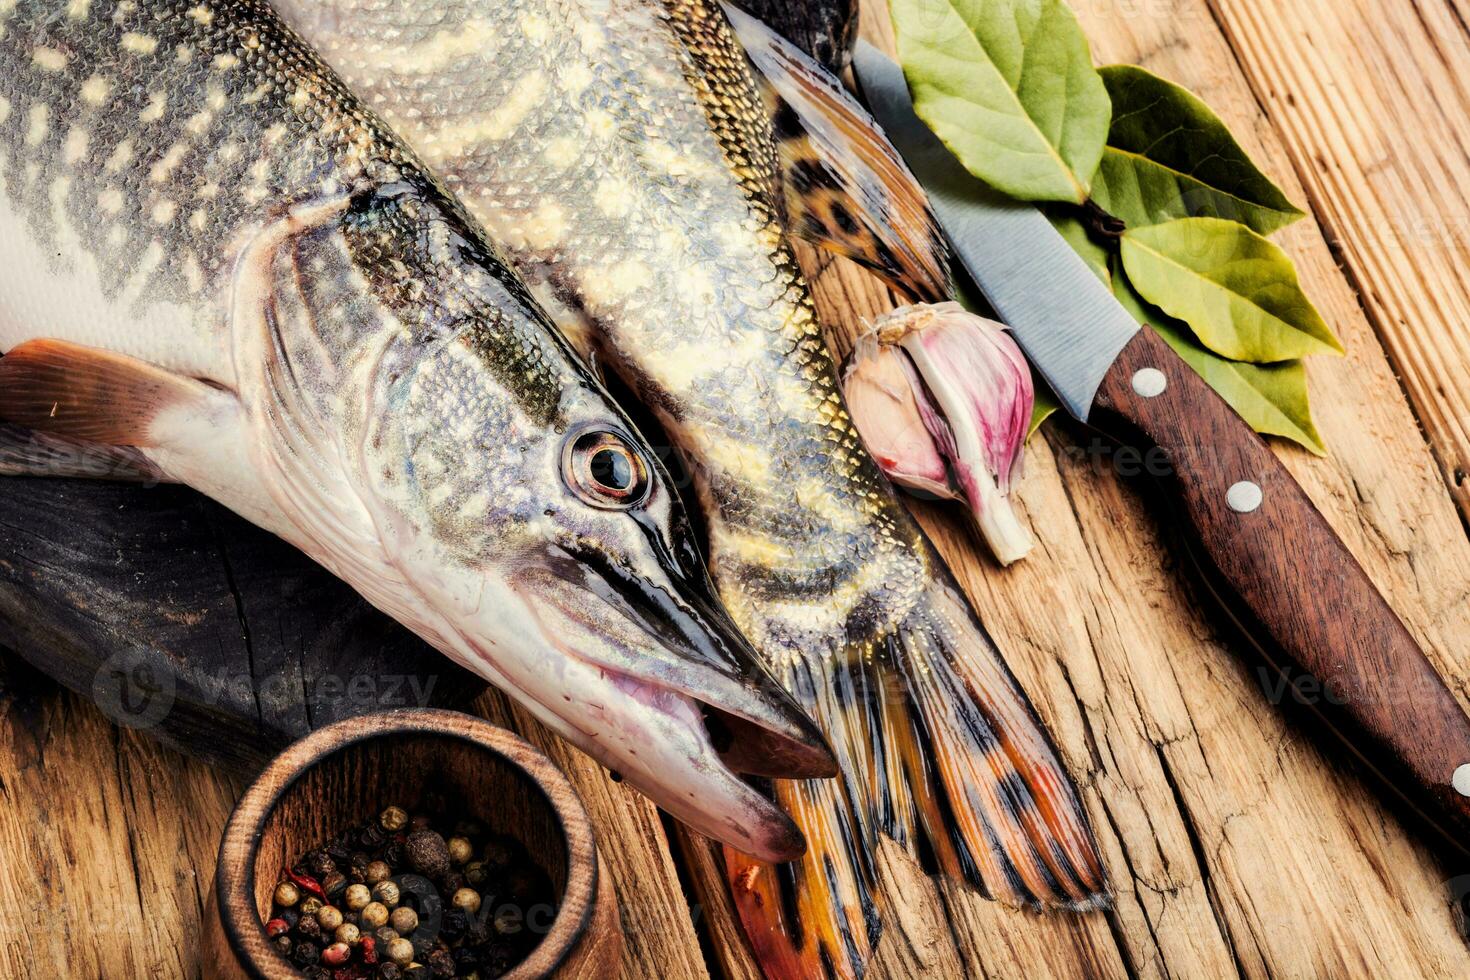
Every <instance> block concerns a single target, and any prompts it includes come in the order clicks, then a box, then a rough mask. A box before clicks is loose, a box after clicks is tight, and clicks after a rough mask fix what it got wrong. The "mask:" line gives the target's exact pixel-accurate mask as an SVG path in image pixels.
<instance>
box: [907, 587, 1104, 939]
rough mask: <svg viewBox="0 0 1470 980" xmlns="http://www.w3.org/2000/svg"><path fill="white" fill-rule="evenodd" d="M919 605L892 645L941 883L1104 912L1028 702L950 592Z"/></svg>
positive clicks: (1078, 814) (1070, 807) (1057, 766)
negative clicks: (964, 882)
mask: <svg viewBox="0 0 1470 980" xmlns="http://www.w3.org/2000/svg"><path fill="white" fill-rule="evenodd" d="M928 599H929V601H928V602H927V603H925V604H924V605H923V606H921V607H920V608H919V609H917V610H915V612H914V613H913V614H912V615H911V617H910V619H909V622H908V623H906V624H905V628H904V629H903V630H902V632H900V633H899V634H898V635H896V636H895V637H893V638H892V639H891V640H890V649H891V653H892V655H893V662H894V666H895V668H896V671H897V673H898V674H899V675H901V676H902V677H903V679H904V682H905V685H906V695H907V698H908V703H909V707H910V722H911V726H910V728H909V731H908V735H910V736H911V738H907V739H904V740H901V741H900V743H899V745H898V749H899V751H900V754H901V755H902V756H903V760H904V761H903V767H904V771H905V773H906V776H907V785H908V787H909V789H910V790H911V791H912V793H913V797H914V803H915V809H916V811H917V815H918V825H919V829H921V830H922V832H923V833H924V834H925V835H926V836H927V838H928V839H929V842H930V844H931V845H932V846H933V850H934V853H935V855H936V856H937V858H938V860H939V862H940V865H941V867H942V868H943V870H944V871H945V872H946V873H947V874H950V875H954V876H960V877H964V878H966V879H968V880H969V881H971V882H972V883H973V884H976V885H978V886H979V887H980V888H981V889H982V890H984V891H985V892H986V893H987V894H988V895H989V896H990V897H991V898H993V899H995V900H996V901H999V902H1001V903H1003V904H1006V905H1011V906H1017V907H1025V908H1032V909H1038V910H1044V909H1072V910H1077V911H1083V910H1088V909H1095V908H1102V907H1106V906H1107V905H1108V904H1109V903H1110V902H1111V897H1110V895H1109V886H1108V881H1107V876H1106V874H1105V872H1104V870H1103V866H1102V859H1101V857H1100V856H1099V854H1098V850H1097V844H1096V842H1095V840H1094V838H1093V835H1092V830H1091V828H1090V826H1089V824H1088V821H1087V815H1086V813H1085V812H1084V811H1083V809H1082V804H1081V801H1080V800H1079V798H1078V796H1077V792H1076V790H1075V788H1074V786H1073V784H1072V780H1071V778H1070V777H1069V776H1068V774H1067V772H1066V770H1065V769H1064V768H1063V767H1062V764H1061V762H1060V761H1059V760H1058V758H1057V754H1056V750H1055V749H1054V748H1053V747H1052V745H1051V741H1050V739H1049V738H1048V737H1047V735H1046V732H1045V731H1044V729H1043V728H1042V727H1041V723H1040V721H1038V719H1037V717H1036V714H1035V712H1034V711H1033V710H1032V708H1031V705H1030V703H1029V702H1028V701H1027V699H1026V695H1025V694H1024V693H1023V692H1022V691H1021V688H1020V686H1019V685H1018V684H1017V683H1016V681H1015V679H1014V678H1013V677H1012V676H1011V673H1010V671H1009V670H1008V669H1007V667H1006V665H1005V662H1004V661H1003V660H1001V658H1000V654H999V653H998V652H997V651H996V649H995V647H994V646H993V645H992V644H991V642H990V640H989V638H988V637H986V635H985V633H984V632H983V631H982V630H981V628H980V626H979V624H978V622H976V620H975V617H974V614H973V613H972V612H971V611H970V608H969V605H968V604H967V603H966V602H965V600H964V599H963V598H962V597H961V596H960V595H959V593H958V590H957V589H956V588H955V587H954V586H952V585H950V584H949V583H947V582H936V583H934V584H933V585H932V586H931V588H930V591H929V596H928Z"/></svg>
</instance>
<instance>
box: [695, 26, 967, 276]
mask: <svg viewBox="0 0 1470 980" xmlns="http://www.w3.org/2000/svg"><path fill="white" fill-rule="evenodd" d="M723 6H724V8H725V13H726V15H727V16H728V17H729V19H730V24H731V26H732V27H733V28H734V29H735V34H736V36H737V37H738V38H739V39H740V43H741V44H742V45H744V47H745V51H746V54H747V55H748V56H749V57H750V60H751V63H752V64H753V65H754V66H755V69H756V72H757V74H758V75H759V76H760V78H761V79H762V80H763V81H764V84H765V88H766V90H765V91H763V93H762V94H763V96H764V97H765V101H766V104H767V106H768V107H771V108H772V109H773V112H774V119H775V136H776V140H777V144H778V146H779V149H780V155H781V170H782V177H783V186H784V189H785V196H786V212H787V225H788V228H789V229H790V231H791V233H792V234H794V235H797V236H799V237H801V238H805V239H807V240H809V241H811V242H813V243H814V244H816V245H818V246H820V247H822V248H825V249H827V250H829V251H832V252H835V253H837V254H838V255H843V256H846V257H847V258H850V259H853V260H854V261H856V262H859V263H861V264H862V265H865V266H867V267H869V268H871V269H873V270H874V271H875V272H877V273H878V274H879V275H880V276H882V277H883V278H884V279H885V280H887V281H888V283H889V284H890V285H892V286H893V287H894V288H895V289H898V290H899V291H901V292H903V293H905V294H907V295H909V296H911V297H912V298H914V299H915V300H917V301H920V302H941V301H943V300H946V299H949V298H950V292H951V289H950V270H949V255H948V250H947V248H946V246H945V244H944V236H943V234H942V233H941V232H940V230H939V225H938V222H937V221H936V220H935V218H934V214H933V211H932V210H931V209H930V207H929V197H928V195H927V194H925V192H924V189H923V188H922V187H921V186H920V185H919V182H918V180H917V179H916V178H915V177H914V175H913V173H912V172H910V171H909V168H908V166H907V165H906V164H905V163H904V162H903V159H902V158H901V157H900V156H899V155H898V151H897V150H895V149H894V148H893V145H892V144H891V143H889V141H888V137H886V136H884V135H883V131H882V130H881V129H879V128H878V124H877V123H876V122H875V121H874V120H873V118H872V117H871V116H870V115H868V113H867V111H866V110H865V109H863V107H862V106H861V105H859V104H858V102H857V100H856V99H854V98H853V97H852V96H851V95H849V94H848V92H847V91H846V90H845V89H844V88H843V87H842V84H841V83H840V82H839V81H838V80H837V79H836V78H834V77H833V76H832V75H831V74H830V73H828V72H827V70H826V69H824V68H822V66H821V65H819V64H817V62H816V61H814V60H813V59H812V58H811V57H810V56H808V55H807V54H806V53H804V52H803V51H801V50H800V49H799V48H797V47H796V46H795V45H793V44H792V43H791V42H789V41H787V40H786V39H785V38H783V37H781V36H780V35H778V34H777V33H776V32H774V31H772V30H771V29H770V28H769V27H767V26H766V25H765V24H763V23H761V22H760V21H759V20H757V19H756V18H754V17H752V16H750V15H749V14H747V13H745V12H744V11H741V10H739V9H737V8H735V7H733V6H731V5H730V4H729V3H725V4H724V5H723Z"/></svg>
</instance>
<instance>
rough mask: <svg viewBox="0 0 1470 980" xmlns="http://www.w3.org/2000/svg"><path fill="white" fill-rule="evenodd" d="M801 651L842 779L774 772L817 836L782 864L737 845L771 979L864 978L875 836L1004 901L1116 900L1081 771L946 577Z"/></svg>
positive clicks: (1062, 904)
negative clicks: (886, 615) (876, 625)
mask: <svg viewBox="0 0 1470 980" xmlns="http://www.w3.org/2000/svg"><path fill="white" fill-rule="evenodd" d="M845 653H846V654H847V656H846V659H845V660H844V659H843V658H842V657H841V656H838V657H833V658H830V661H829V663H828V664H826V665H825V666H821V667H819V666H816V665H814V664H813V663H812V662H811V661H810V660H807V661H803V663H802V666H801V668H800V672H799V673H798V674H796V675H795V676H793V677H792V678H791V682H792V683H791V686H792V688H793V693H795V694H796V695H797V700H798V701H799V702H801V703H802V704H803V706H804V707H806V708H808V709H809V710H810V711H811V712H812V714H813V716H814V717H815V719H816V721H817V723H818V724H819V725H820V726H821V727H822V728H823V729H824V731H825V732H826V734H827V736H828V739H829V741H830V742H831V745H832V748H833V751H834V753H835V754H836V756H837V759H838V764H839V768H840V773H841V776H840V779H838V780H828V781H812V782H804V783H791V782H781V783H777V784H776V790H775V791H776V794H777V799H778V801H779V802H780V803H781V804H782V806H783V807H784V808H785V809H786V810H787V812H788V813H789V814H790V815H791V817H792V819H794V820H795V821H796V823H797V825H798V826H799V827H801V830H802V832H803V834H805V836H806V839H807V852H806V854H805V855H804V856H803V857H802V858H801V859H799V860H798V861H796V862H792V863H791V864H788V865H780V866H772V865H766V864H762V863H761V862H757V861H754V860H753V859H750V858H748V857H746V856H744V855H741V854H738V853H736V852H733V851H731V850H729V849H728V848H727V849H726V852H725V854H726V857H725V863H726V872H727V876H728V878H729V883H730V886H731V894H732V895H733V896H734V899H735V905H736V908H737V909H738V911H739V913H740V917H741V922H742V925H743V926H744V929H745V932H746V936H747V938H748V939H749V940H750V942H751V946H752V948H753V950H754V952H755V954H756V957H757V959H758V960H759V962H760V963H761V967H762V969H763V971H764V972H765V974H766V976H767V977H770V978H772V980H795V978H806V977H838V978H843V980H848V978H860V977H862V976H863V975H864V972H865V970H866V965H867V962H868V960H869V958H870V957H871V954H872V951H873V950H874V949H875V948H876V946H877V943H878V939H879V935H880V932H881V927H882V918H883V901H882V895H881V889H880V888H879V887H878V885H877V882H876V871H875V863H876V848H877V843H878V835H879V834H883V835H886V836H888V837H891V838H893V839H894V840H896V841H897V842H899V843H900V844H903V845H906V846H908V847H909V848H910V849H911V851H915V852H916V851H917V850H918V842H919V840H920V838H921V837H922V838H923V839H924V841H925V842H926V843H927V845H928V850H929V852H930V853H932V854H933V855H934V857H935V860H936V862H937V864H938V866H939V869H940V871H941V872H942V873H944V874H945V875H947V876H950V877H954V878H957V879H963V880H966V881H968V882H969V883H971V884H972V885H974V886H976V887H978V888H980V889H981V890H982V891H984V892H985V894H986V895H988V896H989V897H990V898H992V899H994V900H996V901H999V902H1001V903H1003V904H1006V905H1010V906H1015V907H1023V908H1031V909H1038V910H1042V909H1072V910H1087V909H1093V908H1099V907H1104V906H1106V905H1107V904H1108V903H1109V901H1110V899H1109V895H1108V885H1107V879H1106V875H1105V874H1104V872H1103V868H1102V862H1101V859H1100V858H1099V855H1098V851H1097V846H1096V844H1095V843H1094V841H1093V837H1092V832H1091V830H1090V828H1089V826H1088V822H1087V817H1086V814H1085V813H1084V812H1083V810H1082V806H1081V803H1080V801H1079V799H1078V796H1077V793H1076V791H1075V789H1074V788H1073V785H1072V782H1071V779H1070V778H1069V776H1068V775H1067V773H1066V771H1065V770H1064V769H1063V768H1062V765H1061V763H1060V761H1059V760H1058V758H1057V755H1056V752H1055V751H1054V750H1053V748H1052V746H1051V743H1050V741H1049V739H1048V738H1047V736H1046V734H1045V732H1044V731H1043V730H1042V728H1041V724H1040V722H1039V721H1038V720H1037V718H1036V716H1035V714H1034V712H1033V711H1032V709H1031V705H1030V703H1029V702H1028V701H1027V700H1026V696H1025V694H1024V693H1022V691H1021V689H1020V687H1019V685H1017V684H1016V682H1015V680H1014V679H1013V678H1012V677H1011V674H1010V671H1009V670H1008V669H1007V668H1006V666H1005V664H1004V662H1003V661H1002V660H1001V658H1000V655H999V653H998V652H997V651H996V650H995V647H994V646H993V645H992V644H991V642H990V641H989V639H988V638H987V637H986V635H985V633H984V632H983V631H982V629H981V628H980V626H979V624H978V623H977V622H976V620H975V618H974V615H973V613H971V611H970V609H969V606H968V604H967V603H966V602H965V600H964V599H963V598H962V597H961V596H960V595H959V593H958V591H957V590H956V588H955V587H954V586H953V585H952V584H950V583H949V582H948V581H936V582H934V583H932V584H931V585H930V587H929V589H928V591H927V593H926V595H925V597H924V600H923V601H922V602H920V604H919V605H918V607H917V608H915V609H914V610H913V611H912V612H911V613H910V614H909V616H908V617H907V619H905V621H904V622H903V623H902V625H900V626H899V628H898V629H897V630H896V631H894V632H892V633H891V634H890V635H888V636H886V637H883V638H882V639H880V640H877V641H871V640H860V641H855V642H852V643H849V644H848V645H847V647H846V650H845Z"/></svg>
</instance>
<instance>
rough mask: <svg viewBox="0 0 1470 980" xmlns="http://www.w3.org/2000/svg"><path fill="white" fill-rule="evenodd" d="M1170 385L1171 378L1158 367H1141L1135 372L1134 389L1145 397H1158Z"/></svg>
mask: <svg viewBox="0 0 1470 980" xmlns="http://www.w3.org/2000/svg"><path fill="white" fill-rule="evenodd" d="M1167 387H1169V379H1168V378H1167V377H1166V376H1165V375H1164V372H1163V371H1160V370H1159V369H1158V368H1139V369H1138V370H1137V371H1135V372H1134V373H1133V390H1134V391H1136V392H1138V393H1139V394H1140V395H1142V396H1143V397H1144V398H1156V397H1158V396H1159V395H1162V394H1163V393H1164V389H1165V388H1167Z"/></svg>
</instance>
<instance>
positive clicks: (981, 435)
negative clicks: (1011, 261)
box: [843, 303, 1036, 565]
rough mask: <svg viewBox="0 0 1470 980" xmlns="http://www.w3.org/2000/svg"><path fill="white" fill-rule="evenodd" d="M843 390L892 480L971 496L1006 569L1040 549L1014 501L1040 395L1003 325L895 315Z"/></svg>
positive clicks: (861, 345) (958, 313)
mask: <svg viewBox="0 0 1470 980" xmlns="http://www.w3.org/2000/svg"><path fill="white" fill-rule="evenodd" d="M905 389H906V390H905ZM843 391H844V394H845V395H846V396H847V399H848V408H849V410H850V411H851V413H852V416H853V418H854V420H855V422H856V424H857V427H858V431H859V432H860V433H861V434H862V436H863V441H864V442H865V443H867V444H868V448H869V451H870V452H871V453H872V454H873V456H874V458H875V459H877V461H878V465H879V466H880V467H882V469H883V471H884V472H885V473H886V474H887V475H888V476H889V478H890V479H892V480H894V482H896V483H898V484H900V485H902V486H905V487H917V488H918V489H921V490H923V491H925V492H928V493H930V494H933V495H936V496H941V497H947V498H952V497H955V496H956V495H958V496H960V497H962V498H963V499H964V500H965V501H966V503H968V505H969V511H970V515H971V517H972V519H973V521H974V524H975V527H976V529H977V530H978V531H979V533H980V536H981V537H982V538H984V539H985V542H986V544H987V545H988V546H989V547H990V550H991V551H992V552H993V553H994V554H995V557H996V559H997V560H999V561H1000V562H1001V563H1002V564H1006V565H1009V564H1011V563H1012V562H1015V561H1018V560H1020V559H1021V558H1024V557H1025V556H1026V554H1027V553H1028V552H1029V551H1030V550H1031V548H1032V546H1033V543H1034V542H1033V540H1032V537H1031V533H1030V531H1029V530H1027V528H1026V527H1025V525H1023V524H1022V523H1021V522H1020V520H1019V519H1018V518H1017V517H1016V514H1015V511H1014V510H1013V509H1012V507H1011V502H1010V497H1009V494H1010V492H1011V489H1012V488H1013V487H1014V486H1015V484H1016V483H1017V482H1018V481H1019V479H1020V476H1021V468H1022V461H1023V459H1024V451H1025V442H1026V434H1027V429H1028V428H1029V426H1030V422H1031V413H1032V409H1033V407H1034V405H1035V400H1036V392H1035V389H1034V388H1033V386H1032V382H1031V369H1030V367H1029V366H1028V365H1027V363H1026V358H1025V355H1023V354H1022V353H1021V349H1020V347H1018V346H1017V345H1016V342H1015V341H1014V340H1013V339H1012V338H1011V336H1010V334H1009V333H1008V332H1007V331H1006V329H1005V327H1004V326H1003V325H1001V324H999V323H996V322H995V321H993V320H987V319H985V318H984V317H979V316H976V315H974V314H972V313H969V312H966V311H965V309H964V308H963V307H961V306H960V305H959V304H958V303H939V304H935V305H922V306H908V307H904V308H902V309H899V310H894V311H893V312H892V313H889V314H887V315H886V316H884V317H882V318H881V319H879V320H878V322H876V323H875V324H874V325H873V329H872V330H871V331H869V332H868V333H867V334H865V335H864V336H863V337H862V338H861V339H860V340H859V341H858V344H857V345H856V346H855V347H854V349H853V353H852V356H851V357H850V358H849V360H848V362H847V365H846V367H845V369H844V371H843ZM915 417H917V420H918V423H919V424H918V425H915ZM936 460H937V462H936ZM940 465H942V468H943V478H942V479H940V477H939V473H940ZM935 488H939V490H942V492H939V491H937V490H936V489H935Z"/></svg>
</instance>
